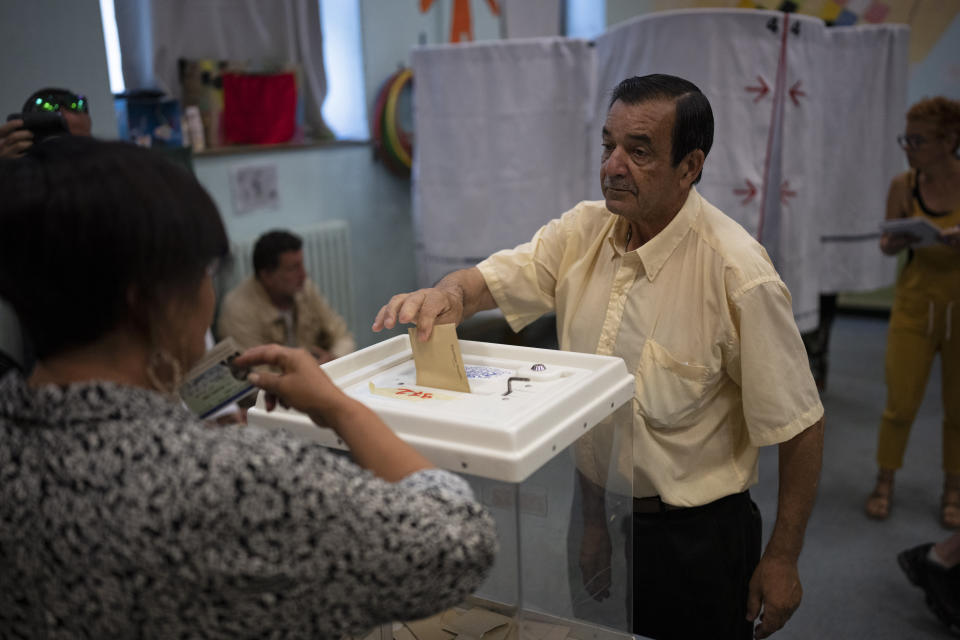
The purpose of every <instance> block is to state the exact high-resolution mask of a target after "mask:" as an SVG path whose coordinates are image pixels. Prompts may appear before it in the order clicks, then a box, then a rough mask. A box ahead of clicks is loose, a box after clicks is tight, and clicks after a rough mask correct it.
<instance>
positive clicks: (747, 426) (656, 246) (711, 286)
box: [477, 189, 823, 506]
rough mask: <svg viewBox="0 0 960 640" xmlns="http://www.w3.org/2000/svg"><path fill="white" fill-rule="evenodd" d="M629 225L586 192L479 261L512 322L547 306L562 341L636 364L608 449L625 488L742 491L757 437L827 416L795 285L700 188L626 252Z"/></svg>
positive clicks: (701, 493) (674, 499)
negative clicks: (620, 433)
mask: <svg viewBox="0 0 960 640" xmlns="http://www.w3.org/2000/svg"><path fill="white" fill-rule="evenodd" d="M628 228H629V226H628V224H627V222H626V221H625V220H624V219H623V218H621V217H620V216H617V215H615V214H612V213H610V212H609V211H608V210H607V209H606V207H605V205H604V202H603V201H597V202H581V203H580V204H578V205H577V206H576V207H574V208H573V209H572V210H570V211H568V212H567V213H565V214H564V215H563V216H562V217H560V218H559V219H556V220H552V221H551V222H549V223H548V224H546V225H545V226H544V227H542V228H541V229H540V230H539V231H538V232H537V233H536V235H535V236H534V237H533V239H532V240H531V241H530V242H528V243H526V244H522V245H520V246H519V247H517V248H515V249H509V250H506V251H500V252H498V253H496V254H494V255H492V256H490V257H489V258H488V259H486V260H484V261H483V262H481V263H480V264H479V265H477V266H478V268H479V269H480V272H481V273H482V274H483V277H484V279H485V281H486V283H487V286H488V288H489V289H490V291H491V293H492V294H493V297H494V299H495V300H496V302H497V305H498V306H499V307H500V309H501V310H502V311H503V312H504V315H505V316H506V319H507V321H508V322H509V323H510V326H511V327H512V328H513V329H514V330H519V329H521V328H522V327H524V326H526V325H527V324H529V323H530V322H532V321H533V320H535V319H536V318H538V317H539V316H541V315H542V314H544V313H546V312H549V311H555V312H556V315H557V331H558V337H559V343H560V348H561V349H565V350H569V351H580V352H585V353H599V354H608V355H610V354H612V355H616V356H619V357H621V358H623V359H624V361H625V362H626V365H627V368H628V370H629V371H630V372H631V373H633V374H635V376H636V383H635V389H634V399H633V403H632V412H631V413H632V415H631V416H630V417H629V418H628V419H627V421H626V424H627V425H628V428H629V426H632V429H633V447H632V453H633V458H632V460H630V459H629V455H625V454H628V453H629V452H624V451H619V452H616V453H617V455H618V456H619V458H620V461H619V463H618V464H619V465H621V469H622V465H624V464H626V465H628V466H629V465H632V471H633V493H634V495H636V496H638V497H643V496H648V495H660V497H661V498H662V499H663V501H664V502H666V503H668V504H672V505H677V506H696V505H701V504H706V503H708V502H712V501H714V500H716V499H718V498H721V497H723V496H726V495H730V494H732V493H738V492H741V491H744V490H746V489H747V488H749V487H750V486H751V485H753V484H755V483H756V481H757V458H758V453H759V451H758V447H761V446H765V445H771V444H777V443H780V442H784V441H786V440H789V439H790V438H792V437H793V436H795V435H797V434H798V433H800V432H801V431H803V430H804V429H805V428H807V427H809V426H810V425H812V424H814V423H815V422H817V420H819V419H820V418H821V417H822V416H823V406H822V405H821V403H820V398H819V395H818V393H817V390H816V386H815V384H814V382H813V378H812V376H811V374H810V368H809V365H808V361H807V356H806V352H805V351H804V347H803V343H802V341H801V339H800V334H799V332H798V330H797V326H796V323H795V322H794V319H793V312H792V309H791V306H790V293H789V292H788V291H787V288H786V286H785V285H784V284H783V282H782V281H781V280H780V277H779V276H778V275H777V272H776V270H775V269H774V267H773V265H772V264H771V263H770V259H769V257H768V256H767V253H766V251H764V249H763V247H762V246H760V244H759V243H758V242H756V240H754V239H753V238H752V237H751V236H750V235H748V234H747V233H746V231H744V229H743V228H742V227H741V226H740V225H738V224H737V223H736V222H734V221H733V220H732V219H730V218H729V217H727V216H726V215H724V214H723V213H722V212H721V211H720V210H718V209H717V208H716V207H714V206H713V205H711V204H710V203H709V202H707V201H706V200H704V199H703V198H702V197H701V196H700V195H699V194H698V193H697V191H696V189H691V190H690V193H689V195H688V197H687V200H686V202H685V203H684V205H683V207H682V208H681V209H680V211H679V212H678V213H677V215H676V216H675V217H674V219H673V220H672V221H671V222H670V223H669V224H668V225H667V227H666V228H665V229H663V231H661V232H660V233H659V234H657V235H656V236H655V237H654V238H652V239H650V240H649V241H648V242H646V243H645V244H644V245H643V246H641V247H640V248H638V249H636V250H634V251H629V252H627V251H625V250H624V247H625V246H626V241H627V230H628ZM618 415H619V413H618ZM621 422H622V421H621ZM621 426H622V425H621ZM595 431H597V430H596V429H595ZM588 475H589V474H588Z"/></svg>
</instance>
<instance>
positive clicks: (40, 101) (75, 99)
mask: <svg viewBox="0 0 960 640" xmlns="http://www.w3.org/2000/svg"><path fill="white" fill-rule="evenodd" d="M64 109H66V110H67V111H72V112H73V113H89V106H88V105H87V99H86V98H85V97H84V96H78V95H77V94H75V93H66V92H63V93H60V92H56V93H47V94H43V95H38V96H36V97H35V98H34V99H33V101H32V102H31V103H30V104H28V105H27V107H26V108H24V112H25V113H43V112H53V111H61V110H64Z"/></svg>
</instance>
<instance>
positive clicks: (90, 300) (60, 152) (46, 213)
mask: <svg viewBox="0 0 960 640" xmlns="http://www.w3.org/2000/svg"><path fill="white" fill-rule="evenodd" d="M0 228H2V229H3V232H2V233H0V297H3V298H5V299H7V300H8V301H9V302H10V304H11V305H12V306H13V308H14V310H15V311H16V312H17V315H18V316H19V318H20V321H21V324H22V325H23V326H24V328H25V330H26V332H27V333H29V335H30V338H31V339H32V341H33V345H34V347H35V349H36V354H37V357H39V358H45V357H47V356H50V355H54V354H57V353H59V352H61V351H63V350H65V349H68V348H71V347H76V346H82V345H85V344H89V343H90V342H93V341H95V340H96V339H98V338H99V337H101V336H102V335H104V334H105V333H106V332H108V331H110V330H111V329H113V328H115V327H117V326H118V325H119V324H120V323H122V322H124V321H126V320H131V321H133V322H138V321H139V322H149V321H150V320H151V319H150V318H149V317H147V318H142V314H143V312H144V310H143V309H141V308H140V306H141V305H143V306H144V308H148V307H149V308H155V307H156V306H157V305H161V304H163V303H165V302H168V301H170V300H171V299H173V297H174V296H177V295H183V294H185V293H188V292H190V293H192V291H194V290H195V289H194V288H195V287H198V286H199V284H200V282H201V281H202V280H203V278H204V275H205V270H206V268H207V267H208V266H209V265H210V264H211V263H212V262H213V261H214V260H216V259H217V258H219V257H222V256H224V255H225V254H226V253H227V250H228V243H227V235H226V232H225V231H224V228H223V222H222V221H221V220H220V215H219V213H218V212H217V208H216V205H214V203H213V201H212V200H211V199H210V196H209V195H207V192H206V191H204V189H203V187H201V186H200V184H199V183H198V182H197V181H196V179H195V178H194V177H193V176H192V175H191V174H190V173H188V172H187V171H185V170H184V169H182V168H180V167H178V166H176V165H174V164H173V163H172V162H170V161H169V160H167V159H165V158H164V157H162V156H160V155H158V154H156V153H154V152H152V151H149V150H147V149H141V148H139V147H135V146H133V145H130V144H126V143H122V142H101V141H97V140H94V139H92V138H87V137H82V136H64V137H62V138H54V139H51V140H48V141H47V142H45V143H44V144H42V145H34V146H32V147H31V148H30V149H29V150H28V151H27V153H26V155H24V156H23V157H21V158H16V159H3V160H0ZM131 288H132V289H133V291H135V292H136V296H137V297H136V300H137V308H133V307H132V306H131V303H130V300H129V299H128V293H129V292H130V290H131Z"/></svg>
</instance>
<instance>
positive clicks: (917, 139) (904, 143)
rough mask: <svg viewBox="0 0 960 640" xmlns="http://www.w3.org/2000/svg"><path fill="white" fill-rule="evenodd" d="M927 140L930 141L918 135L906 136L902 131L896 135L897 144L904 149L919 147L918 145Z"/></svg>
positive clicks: (925, 142)
mask: <svg viewBox="0 0 960 640" xmlns="http://www.w3.org/2000/svg"><path fill="white" fill-rule="evenodd" d="M928 142H930V140H928V139H927V138H924V137H923V136H920V135H912V136H908V135H907V134H905V133H904V134H901V135H899V136H897V144H899V145H900V148H901V149H903V150H904V151H906V150H908V149H919V148H920V147H922V146H924V145H925V144H927V143H928Z"/></svg>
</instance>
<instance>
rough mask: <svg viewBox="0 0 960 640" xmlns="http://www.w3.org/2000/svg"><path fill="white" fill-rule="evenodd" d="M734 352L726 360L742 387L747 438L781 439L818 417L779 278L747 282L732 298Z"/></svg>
mask: <svg viewBox="0 0 960 640" xmlns="http://www.w3.org/2000/svg"><path fill="white" fill-rule="evenodd" d="M733 302H734V308H735V310H736V312H737V315H738V317H737V322H738V329H739V338H740V340H739V342H740V345H739V346H740V348H739V357H736V356H735V357H734V358H733V359H732V361H731V362H730V366H728V368H727V371H728V373H730V376H731V377H732V378H733V379H734V381H735V382H737V383H738V384H739V385H740V387H741V394H742V397H743V415H744V419H745V421H746V425H747V432H748V434H749V438H750V442H751V443H752V444H753V445H755V446H758V447H760V446H767V445H772V444H779V443H781V442H785V441H787V440H789V439H791V438H793V437H794V436H795V435H797V434H798V433H800V432H801V431H803V430H804V429H806V428H807V427H809V426H811V425H812V424H814V423H815V422H817V421H818V420H819V419H820V418H822V417H823V405H822V404H821V402H820V395H819V393H818V392H817V387H816V384H815V383H814V381H813V375H812V374H811V373H810V364H809V361H808V359H807V354H806V350H805V349H804V347H803V341H802V340H801V338H800V332H799V330H798V329H797V325H796V322H795V321H794V319H793V310H792V308H791V305H790V294H789V292H788V291H787V288H786V286H785V285H784V284H783V282H782V281H780V280H779V279H775V278H774V279H768V280H766V281H764V282H762V283H761V284H757V285H756V286H752V287H750V288H748V289H746V290H745V291H743V292H742V293H740V294H739V295H737V296H736V297H735V298H734V300H733Z"/></svg>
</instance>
